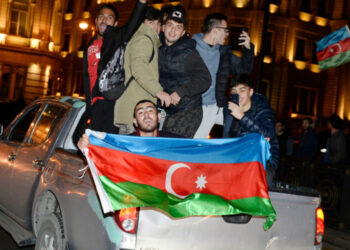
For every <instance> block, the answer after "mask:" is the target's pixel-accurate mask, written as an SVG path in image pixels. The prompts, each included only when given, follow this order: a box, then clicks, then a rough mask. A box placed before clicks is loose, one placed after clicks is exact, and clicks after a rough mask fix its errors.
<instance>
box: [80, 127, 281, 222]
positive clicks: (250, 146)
mask: <svg viewBox="0 0 350 250" xmlns="http://www.w3.org/2000/svg"><path fill="white" fill-rule="evenodd" d="M87 134H89V138H90V145H89V147H88V149H87V151H85V152H84V153H85V155H86V157H87V160H88V163H89V166H90V169H91V173H92V176H93V179H94V182H95V184H96V189H97V192H98V195H99V198H100V201H101V204H102V208H103V211H104V213H108V212H112V211H115V210H120V209H123V208H130V207H156V208H159V209H162V210H164V211H165V212H167V213H168V214H169V215H171V216H173V217H176V218H180V217H186V216H192V215H232V214H240V213H245V214H250V215H255V216H265V217H266V222H265V224H264V228H265V229H268V228H270V227H271V226H272V224H273V222H274V220H275V219H276V212H275V210H274V208H273V206H272V204H271V201H270V198H269V194H268V190H267V183H266V177H265V168H266V161H267V160H268V158H269V157H270V152H269V147H270V146H269V143H268V142H267V141H266V140H265V139H264V137H263V136H262V135H260V134H249V135H247V136H245V137H242V138H232V139H212V140H208V139H180V138H161V137H140V136H126V135H112V134H106V133H101V132H95V131H91V130H87Z"/></svg>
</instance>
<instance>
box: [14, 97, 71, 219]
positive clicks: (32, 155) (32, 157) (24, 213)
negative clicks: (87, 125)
mask: <svg viewBox="0 0 350 250" xmlns="http://www.w3.org/2000/svg"><path fill="white" fill-rule="evenodd" d="M66 112H67V107H66V106H64V105H61V104H56V103H49V104H44V105H43V107H42V108H41V109H40V112H39V114H38V115H37V116H36V118H35V120H34V122H32V123H31V125H30V129H29V130H28V131H27V134H26V138H25V139H24V143H22V144H21V145H20V147H19V148H18V150H17V153H16V159H15V160H14V161H13V162H12V176H11V183H10V188H11V193H12V196H13V197H14V199H13V202H12V203H11V204H9V208H10V211H11V213H12V216H14V217H15V218H16V219H17V221H19V222H20V223H22V224H23V225H28V226H29V225H30V218H31V209H32V203H33V197H34V192H35V189H36V187H37V183H38V181H39V180H40V175H41V172H42V170H43V168H44V167H45V164H46V161H47V157H48V155H49V154H50V150H51V147H52V145H53V144H54V142H55V138H56V135H57V134H58V130H59V129H60V125H61V124H62V120H64V119H65V116H64V114H65V113H66Z"/></svg>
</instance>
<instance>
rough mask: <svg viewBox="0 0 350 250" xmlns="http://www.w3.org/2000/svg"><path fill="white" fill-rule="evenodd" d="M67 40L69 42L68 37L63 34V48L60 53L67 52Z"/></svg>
mask: <svg viewBox="0 0 350 250" xmlns="http://www.w3.org/2000/svg"><path fill="white" fill-rule="evenodd" d="M69 40H70V35H69V34H65V35H64V42H63V47H62V50H61V51H67V52H68V51H69Z"/></svg>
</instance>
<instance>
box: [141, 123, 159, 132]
mask: <svg viewBox="0 0 350 250" xmlns="http://www.w3.org/2000/svg"><path fill="white" fill-rule="evenodd" d="M157 127H158V121H155V122H154V123H152V124H145V125H144V124H140V123H138V128H139V130H140V131H142V132H153V131H154V130H156V129H157Z"/></svg>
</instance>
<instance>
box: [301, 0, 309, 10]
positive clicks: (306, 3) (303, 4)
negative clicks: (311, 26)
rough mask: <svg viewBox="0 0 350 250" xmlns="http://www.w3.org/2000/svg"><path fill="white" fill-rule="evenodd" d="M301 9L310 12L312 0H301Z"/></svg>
mask: <svg viewBox="0 0 350 250" xmlns="http://www.w3.org/2000/svg"><path fill="white" fill-rule="evenodd" d="M300 11H302V12H306V13H310V0H302V1H301V5H300Z"/></svg>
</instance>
